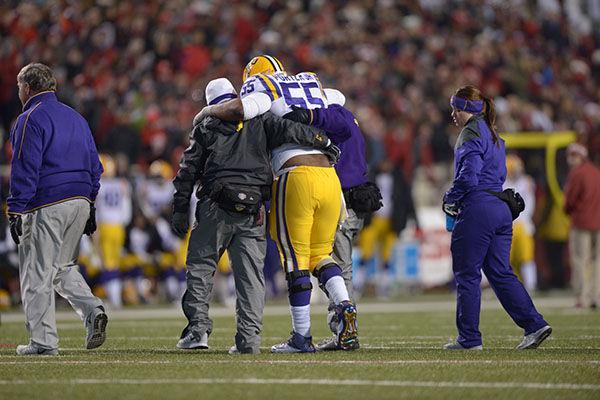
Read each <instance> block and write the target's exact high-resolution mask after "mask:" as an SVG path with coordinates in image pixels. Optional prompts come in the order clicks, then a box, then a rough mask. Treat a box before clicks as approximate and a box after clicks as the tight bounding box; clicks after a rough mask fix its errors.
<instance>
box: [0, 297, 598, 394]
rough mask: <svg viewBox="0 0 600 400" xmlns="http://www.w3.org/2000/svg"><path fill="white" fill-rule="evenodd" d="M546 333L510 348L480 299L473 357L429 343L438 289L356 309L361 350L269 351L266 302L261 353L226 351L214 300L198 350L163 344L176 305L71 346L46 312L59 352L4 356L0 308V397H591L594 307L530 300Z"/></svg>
mask: <svg viewBox="0 0 600 400" xmlns="http://www.w3.org/2000/svg"><path fill="white" fill-rule="evenodd" d="M536 303H537V305H538V308H539V309H540V311H541V312H542V314H544V317H545V318H546V319H547V320H548V321H549V322H550V323H551V324H552V326H553V328H554V333H553V335H552V336H551V337H550V338H549V339H548V340H547V341H546V342H545V343H544V344H543V345H542V347H541V348H539V349H537V350H529V351H517V350H514V347H515V346H516V345H517V344H518V343H519V341H520V340H521V337H522V336H521V335H522V333H521V331H520V330H519V329H518V328H517V327H516V326H515V325H514V324H513V323H512V321H510V319H509V318H508V316H507V315H506V314H505V313H504V312H503V311H502V310H501V309H500V308H499V304H498V302H497V301H496V300H495V299H490V300H486V301H484V304H483V311H482V320H481V330H482V333H483V335H484V351H482V352H456V351H454V352H449V351H443V350H441V349H440V348H441V346H442V344H444V343H445V342H446V341H447V340H448V339H449V338H451V337H453V336H454V335H455V326H454V302H453V298H452V297H451V296H450V295H448V296H443V297H440V296H436V297H433V298H431V297H427V296H424V297H423V296H422V297H418V298H416V299H407V300H403V301H399V302H395V303H362V304H360V305H359V330H360V336H361V345H362V347H361V349H360V350H358V351H355V352H333V353H317V354H301V355H272V354H270V353H269V351H268V349H269V346H270V345H272V344H275V343H277V342H279V341H282V340H283V339H285V338H287V337H288V335H289V331H290V317H289V314H288V307H287V306H285V305H271V306H268V307H267V309H266V313H265V320H264V334H263V353H262V354H261V355H258V356H250V355H244V356H230V355H228V354H227V349H228V348H229V347H230V346H231V345H232V344H233V335H234V331H235V323H234V318H233V311H232V310H230V309H226V308H218V307H215V308H214V310H213V311H212V315H213V319H214V331H213V334H212V336H211V337H210V339H209V345H210V349H209V350H196V351H183V350H177V349H176V348H175V343H176V342H177V339H178V336H179V333H180V331H181V329H182V328H183V327H184V326H185V322H184V321H185V320H184V318H183V316H182V315H181V312H180V311H179V310H178V309H177V308H161V309H148V308H140V309H127V310H123V311H117V312H112V313H110V318H111V319H110V322H109V325H108V335H109V336H108V339H107V342H106V343H105V345H104V346H102V347H101V348H99V349H96V350H89V351H88V350H84V349H83V335H84V329H83V326H82V324H81V322H79V321H78V320H77V319H76V318H75V314H74V313H72V312H60V313H58V321H59V322H58V328H59V334H60V336H61V349H60V356H58V357H36V358H32V357H29V358H24V357H18V356H16V355H15V347H16V345H17V344H20V343H26V341H27V334H26V331H25V328H24V323H23V322H24V321H23V316H22V314H19V313H8V314H6V313H5V314H3V315H2V325H1V326H0V399H2V400H7V399H18V398H19V399H23V398H32V399H34V398H35V399H62V398H69V399H70V398H75V399H154V398H165V399H166V398H168V399H179V398H181V399H184V398H185V399H191V398H202V399H205V398H223V399H240V400H246V399H275V398H277V399H317V398H329V399H361V400H367V399H414V398H425V399H448V398H464V399H491V398H494V399H498V398H502V399H511V400H517V399H548V398H563V399H598V398H600V312H594V311H581V310H575V309H573V308H572V307H571V304H572V300H571V299H569V298H565V297H561V298H538V299H536ZM324 308H325V306H322V305H313V307H312V309H313V335H314V337H315V339H316V340H319V339H321V338H323V337H324V336H326V335H327V334H328V332H327V329H326V325H325V315H324V311H323V310H324Z"/></svg>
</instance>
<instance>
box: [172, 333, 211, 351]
mask: <svg viewBox="0 0 600 400" xmlns="http://www.w3.org/2000/svg"><path fill="white" fill-rule="evenodd" d="M177 348H178V349H185V350H194V349H208V333H206V332H204V334H203V335H202V336H201V337H200V339H198V338H197V337H196V336H194V334H193V333H192V332H190V333H188V334H187V335H185V336H184V337H182V338H181V339H179V341H178V342H177Z"/></svg>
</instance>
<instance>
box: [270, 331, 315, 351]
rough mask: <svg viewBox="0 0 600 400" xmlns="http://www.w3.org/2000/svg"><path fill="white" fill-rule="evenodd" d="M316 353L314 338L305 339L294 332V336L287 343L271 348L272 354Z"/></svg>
mask: <svg viewBox="0 0 600 400" xmlns="http://www.w3.org/2000/svg"><path fill="white" fill-rule="evenodd" d="M315 351H316V350H315V346H313V343H312V336H308V337H305V336H302V335H301V334H299V333H296V332H292V336H291V337H290V338H289V339H288V340H286V341H285V342H282V343H279V344H276V345H274V346H271V353H314V352H315Z"/></svg>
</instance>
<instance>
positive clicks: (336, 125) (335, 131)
mask: <svg viewBox="0 0 600 400" xmlns="http://www.w3.org/2000/svg"><path fill="white" fill-rule="evenodd" d="M311 111H312V117H313V119H312V122H311V125H312V126H314V127H316V128H319V129H322V130H324V131H325V132H326V133H327V136H328V137H329V138H330V139H331V141H332V142H333V143H334V144H336V145H337V146H339V148H340V150H341V151H342V154H341V155H340V160H339V161H338V163H337V164H336V165H335V171H336V172H337V175H338V178H340V183H341V184H342V189H344V190H346V189H350V188H352V187H355V186H358V185H362V184H363V183H366V182H367V160H366V156H365V139H364V137H363V135H362V132H361V131H360V128H359V127H358V122H356V118H354V115H353V114H352V113H351V112H350V111H348V110H347V109H346V108H344V107H342V106H340V105H337V104H332V105H330V106H329V107H327V108H315V109H313V110H311Z"/></svg>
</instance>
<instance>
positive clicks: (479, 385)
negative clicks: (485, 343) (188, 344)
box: [0, 378, 600, 391]
mask: <svg viewBox="0 0 600 400" xmlns="http://www.w3.org/2000/svg"><path fill="white" fill-rule="evenodd" d="M40 384H41V385H56V384H58V385H60V384H62V385H65V384H66V385H181V384H183V385H284V386H289V385H303V386H380V387H425V388H472V389H541V390H592V391H595V390H600V385H596V384H578V383H540V382H460V381H459V382H433V381H400V380H359V379H352V380H350V379H348V380H339V379H262V378H243V379H219V378H214V379H213V378H202V379H35V380H22V379H20V380H0V385H40Z"/></svg>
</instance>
